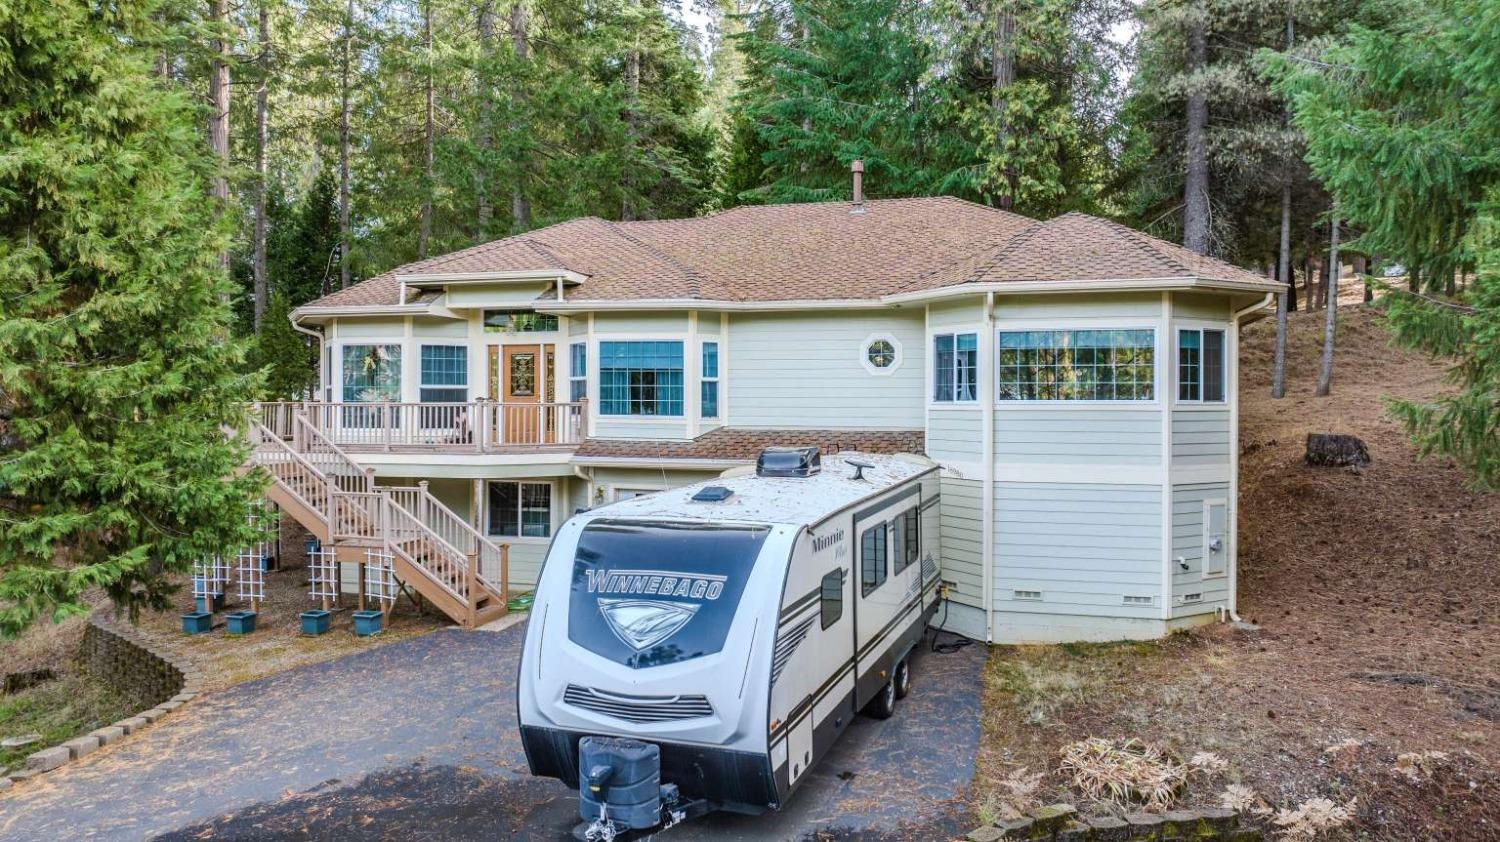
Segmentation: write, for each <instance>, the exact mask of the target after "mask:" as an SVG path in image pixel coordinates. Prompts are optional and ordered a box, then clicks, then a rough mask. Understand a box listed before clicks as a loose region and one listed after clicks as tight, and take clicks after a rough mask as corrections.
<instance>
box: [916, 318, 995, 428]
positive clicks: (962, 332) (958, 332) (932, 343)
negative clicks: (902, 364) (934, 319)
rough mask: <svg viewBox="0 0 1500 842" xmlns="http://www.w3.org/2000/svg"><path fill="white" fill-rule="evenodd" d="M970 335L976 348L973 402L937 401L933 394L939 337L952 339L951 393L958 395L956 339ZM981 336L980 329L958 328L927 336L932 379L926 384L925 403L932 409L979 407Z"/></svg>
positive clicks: (981, 365) (982, 361) (982, 350)
mask: <svg viewBox="0 0 1500 842" xmlns="http://www.w3.org/2000/svg"><path fill="white" fill-rule="evenodd" d="M970 335H972V336H973V337H974V344H975V346H976V347H975V349H974V398H973V400H958V399H956V398H953V399H949V400H939V399H938V398H936V397H934V396H933V393H934V392H936V391H937V366H938V350H937V341H938V339H939V338H940V337H944V336H951V337H953V355H954V356H953V359H954V363H955V368H954V370H953V375H954V377H953V393H954V394H955V395H956V394H958V369H957V367H956V364H957V361H958V337H960V336H970ZM983 336H984V330H983V328H980V327H960V328H951V329H950V328H944V329H942V330H935V331H933V332H931V333H929V334H928V336H927V347H928V348H929V349H931V354H932V365H931V366H929V368H930V369H931V372H930V374H931V377H932V379H931V380H930V381H929V382H928V384H927V403H928V404H929V405H931V406H934V407H963V408H966V409H967V408H970V407H977V406H979V402H980V397H979V394H980V392H982V391H983V389H982V388H981V384H982V383H983V382H984V381H983V379H982V378H983V377H984V348H983V344H984V343H982V342H980V339H982V338H983Z"/></svg>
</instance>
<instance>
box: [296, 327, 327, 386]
mask: <svg viewBox="0 0 1500 842" xmlns="http://www.w3.org/2000/svg"><path fill="white" fill-rule="evenodd" d="M286 319H287V321H289V322H291V323H292V330H295V331H297V332H298V333H305V334H307V335H308V336H311V337H312V338H314V339H316V340H317V345H318V388H317V390H316V391H318V392H320V391H322V388H323V371H324V370H325V368H326V367H325V366H324V364H323V355H324V354H326V353H328V343H327V340H326V338H325V337H324V336H323V331H321V330H313V329H312V328H307V327H303V326H302V325H300V324H298V323H297V313H296V311H295V310H294V311H292V312H291V313H288V314H287V317H286ZM315 397H321V395H317V394H315Z"/></svg>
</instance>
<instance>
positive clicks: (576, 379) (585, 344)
mask: <svg viewBox="0 0 1500 842" xmlns="http://www.w3.org/2000/svg"><path fill="white" fill-rule="evenodd" d="M577 347H582V348H583V371H582V372H578V371H575V370H574V369H573V363H574V359H573V349H574V348H577ZM578 383H582V384H583V397H582V398H578V399H577V400H588V396H589V341H588V338H587V337H585V338H583V339H577V340H575V339H569V340H568V402H569V403H573V402H574V400H575V399H574V398H573V386H574V385H576V384H578Z"/></svg>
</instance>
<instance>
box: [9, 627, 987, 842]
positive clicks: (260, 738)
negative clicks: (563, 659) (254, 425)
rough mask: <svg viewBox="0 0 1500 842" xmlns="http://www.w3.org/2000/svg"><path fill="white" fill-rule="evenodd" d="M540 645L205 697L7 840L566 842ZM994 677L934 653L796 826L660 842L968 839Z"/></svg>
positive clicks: (20, 816)
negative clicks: (547, 744)
mask: <svg viewBox="0 0 1500 842" xmlns="http://www.w3.org/2000/svg"><path fill="white" fill-rule="evenodd" d="M523 633H524V626H514V627H511V628H509V629H506V630H504V631H500V632H461V631H456V630H444V631H438V632H433V633H431V634H427V635H423V636H421V637H418V638H414V639H412V640H407V641H401V642H399V643H394V644H390V645H388V646H383V647H380V648H378V649H372V650H369V651H367V652H362V653H360V654H358V655H354V656H351V657H348V658H344V659H341V660H338V661H332V662H327V663H322V664H315V665H311V666H307V667H301V668H298V669H295V670H290V671H288V672H286V673H282V674H279V675H276V676H273V677H270V678H266V679H262V680H259V681H253V682H248V683H246V684H241V685H237V686H236V687H233V688H231V689H229V690H226V691H224V692H220V693H214V694H211V695H208V696H205V697H203V698H200V699H199V700H197V701H195V702H194V703H193V704H191V705H189V706H188V707H186V708H184V709H183V710H182V711H180V712H178V713H177V714H176V715H174V716H173V717H172V718H170V719H168V720H166V721H164V722H162V723H159V724H158V725H156V726H154V727H152V728H151V729H150V730H149V731H147V732H145V733H144V734H142V735H140V736H138V737H135V738H132V739H130V740H127V741H126V742H124V743H122V744H120V745H118V746H113V747H109V748H107V749H105V750H103V751H100V752H98V753H97V754H95V755H91V756H90V757H86V758H84V759H83V760H80V761H78V762H76V763H73V764H70V765H68V766H67V767H65V768H64V769H61V770H59V771H58V772H55V773H53V774H51V775H48V776H46V777H44V778H42V779H39V780H36V781H32V782H30V783H29V784H27V785H25V786H24V787H19V788H18V789H17V790H16V791H14V792H12V793H7V794H6V795H4V796H0V839H4V840H12V839H14V840H34V839H111V840H113V839H150V838H158V837H159V838H166V839H237V840H238V839H266V840H271V839H331V838H338V839H400V838H415V837H418V836H420V837H422V838H425V839H472V838H500V839H531V840H547V842H554V841H555V840H558V839H560V838H563V837H565V836H566V835H567V833H568V831H569V829H570V828H571V827H572V825H573V823H574V817H575V816H576V812H575V811H576V803H575V802H574V798H573V794H572V793H571V792H569V791H567V789H566V788H565V787H563V786H562V785H561V784H559V783H557V782H555V781H548V780H539V779H534V778H531V777H530V776H529V775H528V774H527V773H526V767H525V759H524V755H523V754H522V752H521V747H520V742H519V740H518V739H517V738H516V727H515V725H516V723H515V690H514V676H515V672H516V654H517V651H518V649H519V646H520V640H521V636H522V634H523ZM983 659H984V653H983V647H980V646H972V647H969V648H967V649H963V650H960V651H959V652H957V653H954V654H951V655H937V654H927V653H924V654H923V655H922V656H921V657H919V658H918V659H917V660H916V661H915V662H914V670H913V675H914V684H915V687H914V689H913V691H912V695H911V696H909V697H908V698H907V699H906V700H904V701H903V702H902V703H901V704H902V707H901V709H899V710H898V712H897V715H896V716H895V717H894V718H892V719H890V720H888V721H886V722H876V721H874V720H870V719H867V718H860V719H859V720H857V721H856V723H855V724H854V725H852V726H851V727H850V730H849V731H848V732H847V733H846V734H845V736H844V737H843V739H842V740H841V741H840V743H839V745H838V746H837V747H836V749H835V751H834V753H833V754H832V755H831V756H830V757H829V758H828V759H827V760H825V761H824V762H823V763H821V764H820V765H819V767H818V768H817V769H815V770H814V772H812V773H810V774H812V775H813V776H814V777H813V778H812V779H810V780H809V781H808V783H807V785H806V786H804V787H803V788H802V790H801V791H800V792H799V793H798V794H797V796H796V797H795V798H794V799H793V800H792V803H791V804H790V805H788V807H787V809H786V810H784V811H782V812H780V813H778V814H775V815H773V816H767V817H759V818H756V819H745V818H743V817H735V816H710V817H707V818H704V819H700V820H698V821H696V822H693V823H690V824H687V825H684V826H682V827H679V828H676V829H674V830H672V831H669V832H668V833H664V834H660V835H659V836H658V837H657V838H658V839H661V840H663V842H667V840H669V839H670V840H684V842H685V841H686V840H695V839H709V838H712V839H728V840H736V839H746V840H749V839H800V838H806V837H809V836H811V835H812V834H814V833H815V832H816V831H820V830H830V831H834V832H835V834H836V835H858V836H860V837H861V838H868V837H871V836H887V835H888V836H891V837H892V838H900V837H902V836H904V835H907V834H908V832H910V833H915V834H916V835H917V836H928V835H929V834H931V833H932V832H933V831H935V830H937V829H938V828H939V827H941V828H942V829H943V830H942V832H943V833H944V834H946V833H947V832H948V831H949V830H950V829H957V828H958V827H959V826H960V824H961V823H962V819H961V816H955V813H956V812H958V810H959V808H958V807H957V806H956V798H957V797H958V796H959V795H960V794H961V793H962V791H963V790H964V788H965V787H966V786H967V785H968V783H969V781H970V779H971V778H972V775H973V766H974V756H975V752H976V750H977V746H978V741H979V680H980V679H979V674H980V669H981V667H982V666H983ZM919 828H921V829H922V830H918V829H919ZM929 838H930V837H929Z"/></svg>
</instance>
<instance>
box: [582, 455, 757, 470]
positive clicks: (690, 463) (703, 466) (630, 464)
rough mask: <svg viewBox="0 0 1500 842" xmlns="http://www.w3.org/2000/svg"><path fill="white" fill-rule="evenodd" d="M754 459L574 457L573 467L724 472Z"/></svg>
mask: <svg viewBox="0 0 1500 842" xmlns="http://www.w3.org/2000/svg"><path fill="white" fill-rule="evenodd" d="M753 464H755V460H754V459H695V458H692V457H686V456H674V457H661V458H653V457H650V456H574V457H573V465H574V466H575V467H576V466H590V467H593V466H599V467H609V468H661V467H667V468H682V469H685V470H694V469H697V470H704V471H722V470H725V469H727V468H738V467H740V466H741V465H753Z"/></svg>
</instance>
